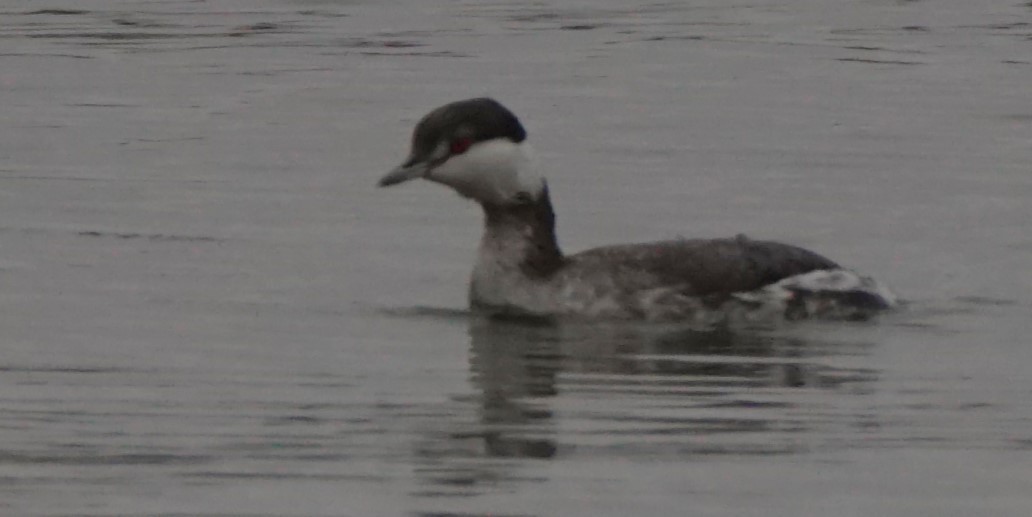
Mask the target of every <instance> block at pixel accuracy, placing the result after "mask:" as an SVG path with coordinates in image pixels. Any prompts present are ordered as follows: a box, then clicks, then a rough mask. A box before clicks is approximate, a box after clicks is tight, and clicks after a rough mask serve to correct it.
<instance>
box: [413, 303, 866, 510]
mask: <svg viewBox="0 0 1032 517" xmlns="http://www.w3.org/2000/svg"><path fill="white" fill-rule="evenodd" d="M469 336H470V354H469V362H470V379H471V383H472V385H473V387H474V395H473V397H472V398H468V397H467V398H465V399H463V400H464V402H467V403H470V404H472V407H471V406H468V405H467V406H465V407H466V410H464V411H462V412H461V413H462V414H463V415H464V416H463V417H462V423H461V424H457V425H455V426H453V427H451V428H450V429H451V430H450V431H448V432H447V433H446V434H447V438H446V440H447V441H448V442H449V443H450V445H447V444H438V446H437V447H435V450H436V451H437V452H436V453H434V454H433V465H434V466H433V468H431V469H426V472H427V473H429V474H430V475H431V476H432V478H431V479H427V481H428V483H429V484H435V485H437V486H438V487H440V486H441V485H445V484H449V483H450V484H452V485H454V484H455V483H456V481H455V480H456V479H461V481H462V487H463V490H467V491H472V492H476V491H477V490H476V489H475V488H473V487H477V486H480V485H483V484H487V485H491V486H494V485H496V484H497V483H499V480H510V481H513V482H516V481H515V480H520V481H521V482H526V481H527V478H523V477H521V476H520V475H519V474H518V472H519V471H521V470H522V469H523V468H525V467H526V464H525V463H523V462H526V461H541V460H549V461H554V460H556V459H557V458H561V457H563V456H564V454H567V453H569V454H595V455H608V454H619V455H623V456H628V457H631V456H635V455H639V456H647V457H652V456H653V455H654V456H656V457H670V456H671V455H691V454H782V453H792V452H795V451H797V450H799V448H805V447H806V444H805V442H806V441H807V440H808V438H807V435H808V434H810V435H813V434H820V433H821V432H825V431H826V430H827V429H828V427H829V425H833V426H842V425H844V426H846V427H850V426H853V427H857V428H859V427H864V426H869V425H870V421H871V418H872V416H871V415H869V414H864V413H863V410H862V409H861V410H860V411H858V412H852V410H840V409H839V408H838V407H837V406H836V405H835V404H828V403H827V402H826V401H824V402H821V401H820V400H819V399H820V397H821V394H822V393H826V394H828V396H833V397H839V396H840V395H842V394H844V395H850V394H854V395H855V394H862V393H865V392H867V391H868V390H870V389H871V386H872V385H873V381H874V380H876V378H877V372H875V371H872V370H870V369H866V368H864V365H865V364H866V362H865V359H864V357H865V356H866V354H867V353H868V352H867V350H868V347H869V345H865V344H863V343H852V344H842V343H830V342H826V341H825V342H820V341H814V340H812V339H811V340H803V339H800V338H786V337H783V336H778V335H776V334H773V333H763V332H751V331H737V330H728V329H722V330H706V331H699V330H693V329H685V328H676V327H657V326H654V325H653V326H648V325H628V324H587V323H583V324H580V323H562V324H557V323H554V322H551V321H548V320H534V319H525V318H518V319H514V318H498V317H474V318H472V319H471V320H470V323H469ZM829 357H834V359H835V360H827V359H828V358H829ZM833 365H834V366H833ZM815 394H816V395H815ZM815 400H817V402H814V401H815ZM846 407H859V408H863V407H864V406H863V405H862V404H861V405H854V406H846ZM470 410H472V413H473V414H470ZM471 420H472V422H471ZM829 422H832V424H829ZM438 437H439V438H440V435H438ZM521 465H523V466H522V467H521ZM485 480H486V481H485ZM537 481H540V479H538V480H537ZM432 493H437V492H432Z"/></svg>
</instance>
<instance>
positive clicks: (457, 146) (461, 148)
mask: <svg viewBox="0 0 1032 517" xmlns="http://www.w3.org/2000/svg"><path fill="white" fill-rule="evenodd" d="M471 145H473V139H472V138H459V139H457V140H453V141H452V143H451V153H452V154H462V153H464V152H466V151H468V150H469V146H471Z"/></svg>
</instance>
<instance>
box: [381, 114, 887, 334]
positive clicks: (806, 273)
mask: <svg viewBox="0 0 1032 517" xmlns="http://www.w3.org/2000/svg"><path fill="white" fill-rule="evenodd" d="M526 139H527V133H526V131H525V130H524V129H523V126H522V125H521V124H520V121H519V119H517V118H516V116H515V115H513V114H512V112H510V111H509V110H508V109H506V108H505V107H504V106H502V105H501V104H500V103H498V102H497V101H495V100H493V99H488V98H479V99H469V100H463V101H458V102H453V103H451V104H447V105H444V106H441V107H439V108H437V109H435V110H433V111H431V112H430V113H429V114H427V115H426V116H425V117H423V118H422V120H420V121H419V123H418V124H417V125H416V128H415V131H414V132H413V135H412V149H411V151H410V153H409V156H408V158H407V159H406V160H405V162H404V163H402V164H401V165H400V166H399V167H397V168H395V169H394V170H392V171H391V172H389V173H387V175H386V176H384V177H383V178H382V179H380V183H379V184H380V186H382V187H387V186H390V185H395V184H398V183H402V182H405V181H409V180H412V179H416V178H423V179H427V180H430V181H433V182H435V183H440V184H442V185H447V186H449V187H451V188H452V189H454V190H455V191H456V192H458V193H459V194H460V195H462V196H463V197H466V198H469V199H472V200H474V201H476V202H478V203H480V205H481V206H482V207H483V209H484V216H485V217H484V219H485V228H484V234H483V237H482V238H481V242H480V249H479V252H478V256H477V260H476V265H475V266H474V267H473V275H472V279H471V282H470V286H469V299H470V304H471V306H472V307H473V308H474V309H477V310H482V311H487V312H516V313H525V314H533V315H549V316H550V315H571V316H582V317H594V318H627V319H648V320H693V321H712V320H713V319H714V318H723V317H725V316H727V315H728V314H731V313H738V314H753V313H762V314H768V315H769V314H777V315H778V316H782V315H783V316H786V317H789V318H797V317H807V316H823V317H836V318H851V319H852V318H865V317H867V316H869V315H871V314H873V313H875V312H878V311H880V310H884V309H887V308H890V307H893V306H894V305H895V304H896V299H895V296H893V294H892V293H891V292H890V291H889V290H888V289H886V288H885V287H884V286H882V285H881V284H879V283H878V282H876V281H874V280H873V279H870V278H867V277H862V276H859V275H857V274H856V273H854V272H852V271H849V270H846V269H842V268H841V267H839V266H838V264H836V263H835V262H833V261H831V260H829V259H827V258H824V257H822V256H820V255H818V254H816V253H814V252H812V251H808V250H805V249H802V248H799V247H796V246H790V245H787V244H781V243H778V242H770V241H757V240H752V239H749V238H746V237H745V236H741V235H740V236H737V237H734V238H728V239H681V240H671V241H662V242H653V243H646V244H627V245H619V246H607V247H602V248H595V249H591V250H588V251H584V252H581V253H577V254H575V255H569V256H567V255H564V254H563V253H562V251H560V249H559V245H558V243H557V242H556V236H555V214H554V212H553V211H552V202H551V200H550V199H549V195H548V186H547V184H546V182H545V180H544V179H543V178H542V177H541V176H539V175H538V174H537V173H536V171H535V167H534V163H533V160H532V159H531V155H530V149H529V147H528V144H527V143H526Z"/></svg>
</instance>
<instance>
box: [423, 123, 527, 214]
mask: <svg viewBox="0 0 1032 517" xmlns="http://www.w3.org/2000/svg"><path fill="white" fill-rule="evenodd" d="M535 168H536V167H535V164H534V159H533V153H532V151H531V150H530V148H529V146H528V145H527V144H526V143H516V142H513V141H511V140H508V139H504V138H499V139H495V140H488V141H486V142H480V143H478V144H476V145H474V146H473V147H470V148H469V150H468V151H466V152H465V153H463V154H461V155H457V156H453V157H451V158H450V159H448V161H446V162H444V163H443V164H441V165H439V166H438V167H436V168H434V169H433V171H431V173H430V176H429V179H431V180H433V181H437V182H439V183H443V184H445V185H448V186H450V187H452V188H454V189H455V190H456V191H458V192H459V194H462V195H463V196H466V197H469V198H473V199H476V200H478V201H483V202H492V203H505V202H511V201H512V200H514V199H516V197H517V194H518V193H519V192H526V193H528V194H530V195H531V196H534V197H537V196H538V195H539V194H540V193H541V192H542V191H543V190H544V186H545V182H544V179H543V178H542V177H541V176H540V175H538V174H537V173H536V172H535Z"/></svg>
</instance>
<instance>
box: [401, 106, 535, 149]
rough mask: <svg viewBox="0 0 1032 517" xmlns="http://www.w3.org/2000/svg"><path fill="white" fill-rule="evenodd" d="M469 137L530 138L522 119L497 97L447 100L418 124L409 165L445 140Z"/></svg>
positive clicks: (519, 140) (475, 140) (474, 141)
mask: <svg viewBox="0 0 1032 517" xmlns="http://www.w3.org/2000/svg"><path fill="white" fill-rule="evenodd" d="M460 138H468V139H470V140H472V142H473V143H476V142H483V141H486V140H493V139H496V138H506V139H509V140H511V141H513V142H516V143H519V142H522V141H524V140H526V138H527V131H526V130H524V129H523V125H522V124H520V120H519V119H518V118H516V115H513V114H512V112H511V111H509V110H508V108H506V107H505V106H502V104H501V103H500V102H498V101H496V100H494V99H489V98H487V97H481V98H477V99H467V100H463V101H457V102H452V103H450V104H445V105H444V106H441V107H439V108H437V109H435V110H433V111H431V112H430V113H428V114H427V115H426V116H425V117H423V118H422V120H420V121H419V123H418V124H416V129H415V131H413V133H412V153H411V154H410V155H409V159H408V160H406V162H405V165H406V166H411V165H413V164H415V163H419V162H423V161H426V160H428V159H429V158H430V156H432V155H433V153H434V150H435V149H436V148H437V146H438V145H439V144H440V143H441V142H451V141H453V140H457V139H460Z"/></svg>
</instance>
